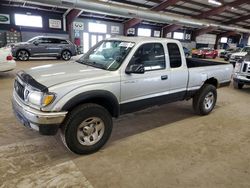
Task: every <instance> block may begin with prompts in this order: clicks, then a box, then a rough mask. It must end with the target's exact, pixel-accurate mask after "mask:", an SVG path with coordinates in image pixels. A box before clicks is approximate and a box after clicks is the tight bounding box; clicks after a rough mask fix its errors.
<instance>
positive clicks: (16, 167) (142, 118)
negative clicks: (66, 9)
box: [0, 60, 250, 188]
mask: <svg viewBox="0 0 250 188" xmlns="http://www.w3.org/2000/svg"><path fill="white" fill-rule="evenodd" d="M61 62H62V61H57V60H49V63H61ZM47 63H48V61H45V60H43V61H41V60H32V61H29V62H17V69H16V70H15V71H17V70H20V69H26V68H29V67H33V66H37V65H43V64H47ZM15 71H12V72H9V73H0V187H1V188H3V187H8V188H9V187H25V188H29V187H32V188H33V187H97V188H105V187H114V188H118V187H124V188H128V187H133V188H134V187H149V188H152V187H159V188H162V187H164V188H165V187H175V188H176V187H185V188H186V187H190V188H194V187H211V188H214V187H227V188H230V187H232V188H235V187H250V178H249V177H250V121H249V117H250V110H249V104H250V97H249V95H250V87H248V88H244V89H243V90H236V89H233V88H232V86H230V87H228V88H222V89H220V90H218V102H217V105H216V108H215V110H214V111H213V112H212V113H211V114H210V115H209V116H205V117H200V116H197V115H195V114H194V113H193V111H192V106H191V101H184V102H177V103H173V104H168V105H164V106H161V107H154V108H151V109H148V110H144V111H141V112H137V113H134V114H128V115H125V116H122V117H120V118H119V119H117V120H114V130H113V133H112V137H111V139H110V140H109V142H108V143H107V144H106V146H105V147H104V148H103V149H101V150H100V151H99V152H97V153H95V154H92V155H87V156H78V155H75V154H72V153H70V152H69V151H68V150H67V149H66V148H65V147H64V146H63V145H62V143H61V141H60V138H59V136H55V137H46V136H40V135H39V134H38V133H36V132H34V131H31V130H28V129H27V128H25V127H23V126H22V125H21V124H20V123H18V122H17V121H16V119H15V118H14V116H13V114H12V110H11V102H10V99H11V93H12V85H13V79H14V77H15Z"/></svg>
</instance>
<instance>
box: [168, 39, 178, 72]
mask: <svg viewBox="0 0 250 188" xmlns="http://www.w3.org/2000/svg"><path fill="white" fill-rule="evenodd" d="M167 46H168V54H169V62H170V67H171V68H177V67H180V66H181V64H182V62H181V53H180V49H179V47H178V45H177V44H176V43H168V44H167Z"/></svg>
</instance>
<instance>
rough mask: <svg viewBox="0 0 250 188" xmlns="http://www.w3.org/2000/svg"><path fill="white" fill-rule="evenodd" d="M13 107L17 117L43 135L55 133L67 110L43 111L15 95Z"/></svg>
mask: <svg viewBox="0 0 250 188" xmlns="http://www.w3.org/2000/svg"><path fill="white" fill-rule="evenodd" d="M12 107H13V111H14V114H15V115H16V117H17V119H18V120H19V121H20V122H21V123H22V124H23V125H24V126H26V127H28V128H31V129H34V130H36V131H39V132H40V134H42V135H55V134H56V133H57V131H58V128H59V125H60V124H61V123H62V122H63V120H64V119H65V117H66V115H67V112H42V111H39V110H36V109H33V108H30V107H28V106H26V105H25V104H22V102H21V101H20V100H19V99H18V97H17V96H15V94H14V96H13V100H12Z"/></svg>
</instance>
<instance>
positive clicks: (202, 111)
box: [193, 84, 217, 115]
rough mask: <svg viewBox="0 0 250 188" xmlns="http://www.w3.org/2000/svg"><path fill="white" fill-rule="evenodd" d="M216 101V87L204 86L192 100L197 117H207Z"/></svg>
mask: <svg viewBox="0 0 250 188" xmlns="http://www.w3.org/2000/svg"><path fill="white" fill-rule="evenodd" d="M216 100H217V91H216V87H214V86H213V85H210V84H205V85H203V86H202V88H201V89H200V90H199V91H198V92H197V93H196V94H195V96H194V98H193V109H194V111H195V112H196V113H197V114H198V115H207V114H209V113H210V112H211V111H212V110H213V109H214V106H215V104H216Z"/></svg>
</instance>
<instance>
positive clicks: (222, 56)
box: [219, 48, 235, 58]
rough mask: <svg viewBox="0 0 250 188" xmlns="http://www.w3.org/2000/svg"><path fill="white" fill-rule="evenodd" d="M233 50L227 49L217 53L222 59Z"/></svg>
mask: <svg viewBox="0 0 250 188" xmlns="http://www.w3.org/2000/svg"><path fill="white" fill-rule="evenodd" d="M234 50H235V49H234V48H228V49H226V50H224V51H222V52H220V53H219V57H220V58H224V57H225V55H226V54H227V53H230V52H233V51H234Z"/></svg>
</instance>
